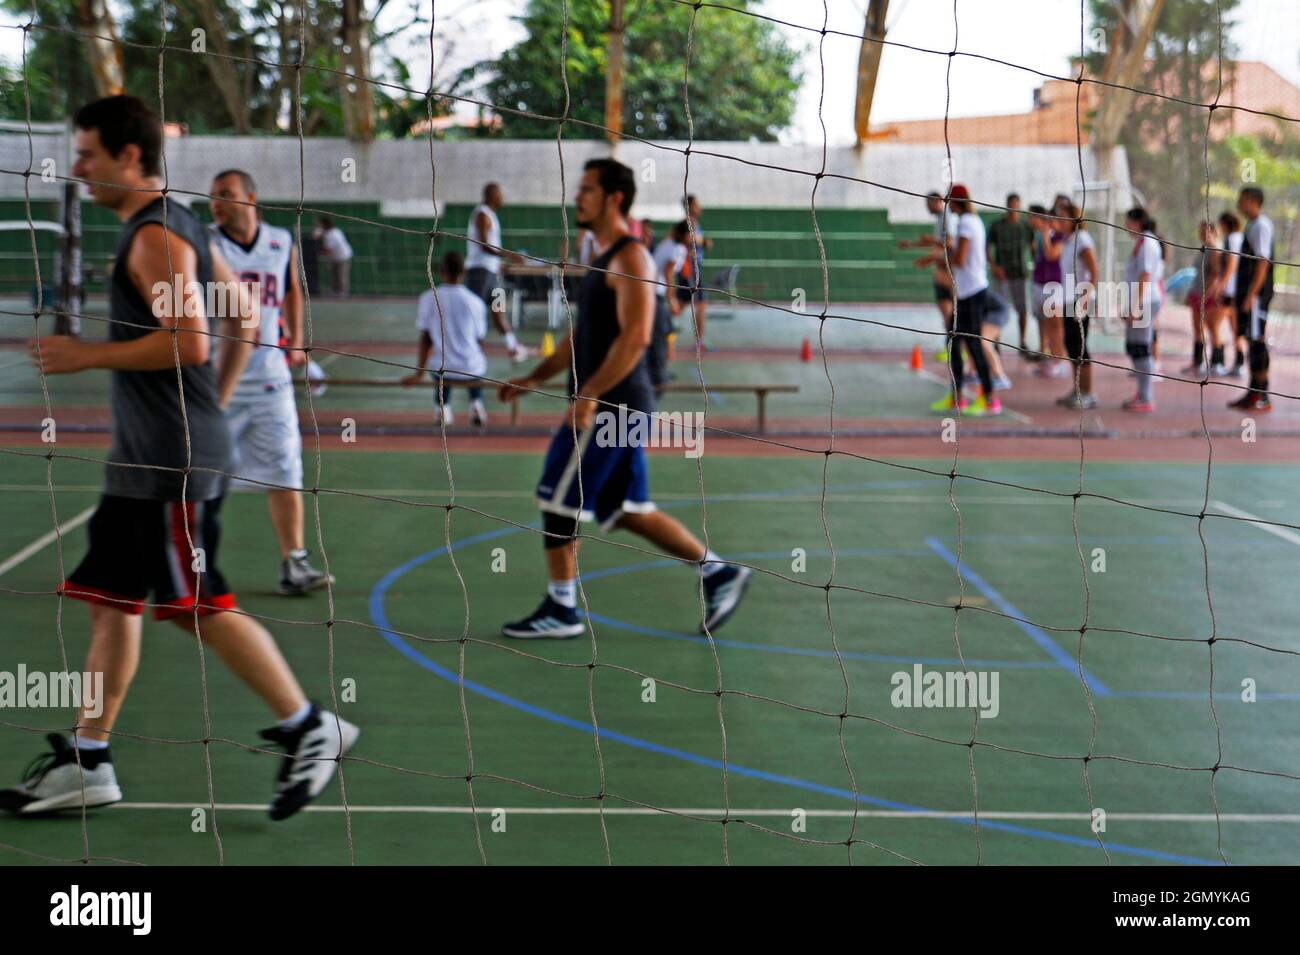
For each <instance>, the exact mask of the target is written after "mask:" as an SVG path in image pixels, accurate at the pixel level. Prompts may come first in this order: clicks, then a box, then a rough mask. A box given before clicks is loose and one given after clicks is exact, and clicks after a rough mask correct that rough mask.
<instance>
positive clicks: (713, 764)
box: [369, 527, 1220, 865]
mask: <svg viewBox="0 0 1300 955" xmlns="http://www.w3.org/2000/svg"><path fill="white" fill-rule="evenodd" d="M522 530H523V529H522V528H517V527H504V528H498V529H497V530H492V531H487V532H485V533H482V534H475V535H473V536H471V537H466V538H463V539H462V540H459V541H456V542H454V543H453V544H452V545H451V547H450V550H460V549H461V548H463V547H470V546H472V545H474V544H481V543H483V542H485V541H490V540H496V539H498V538H501V537H505V536H507V535H510V534H518V533H522ZM448 551H449V548H447V547H445V546H444V547H438V548H435V549H433V550H431V551H427V552H426V553H423V554H420V555H419V556H417V557H412V558H411V559H410V560H408V561H406V562H405V563H403V564H400V565H398V566H397V567H394V568H393V569H392V570H390V571H389V572H388V573H386V574H385V575H384V576H383V577H382V578H380V579H379V581H378V582H377V583H376V584H375V585H374V587H372V588H371V590H370V599H369V609H370V618H371V620H372V621H373V622H374V624H375V626H377V627H378V628H379V630H380V633H381V634H382V635H383V638H384V639H385V640H386V641H387V642H388V643H389V645H390V646H392V647H393V648H394V649H396V650H397V651H398V652H399V653H401V654H402V655H403V656H405V657H406V658H407V659H408V660H410V661H412V662H413V663H415V664H416V665H418V666H420V667H423V668H424V669H425V670H428V671H429V672H430V673H432V674H434V675H435V676H437V677H439V678H441V679H443V680H446V681H447V682H449V683H451V684H454V685H460V684H461V680H460V677H459V676H458V675H457V673H456V672H455V671H454V670H449V669H447V668H446V667H444V666H442V665H441V664H439V663H436V662H434V661H433V660H431V659H430V658H429V657H427V656H425V655H424V654H423V653H420V652H419V651H418V650H416V649H415V648H414V647H412V646H411V645H410V644H409V643H407V642H406V641H405V640H404V639H403V638H402V637H401V636H399V635H398V634H396V633H394V632H393V630H392V625H391V624H390V623H389V621H388V612H387V611H386V610H385V608H384V597H385V595H386V594H387V593H388V591H389V589H390V588H392V586H393V584H395V583H396V582H397V581H398V580H400V579H401V578H402V577H403V576H405V575H406V574H408V573H410V572H411V571H412V570H414V569H415V568H416V567H419V566H421V565H423V564H427V563H428V562H429V561H431V560H433V559H435V558H437V557H441V556H442V555H443V554H446V553H448ZM464 687H465V689H466V690H468V691H469V692H471V693H474V694H476V695H478V696H482V697H484V698H486V699H489V700H492V701H493V702H496V703H500V704H502V705H503V706H508V707H510V708H511V709H514V710H518V711H519V712H521V713H527V714H528V715H530V716H536V717H537V718H539V719H543V720H546V721H547V722H549V723H555V724H556V725H559V726H566V727H568V728H569V729H573V730H577V731H578V732H581V733H586V734H588V735H592V734H594V733H595V730H594V729H593V727H592V726H591V724H590V723H584V722H582V721H581V720H575V719H573V718H571V717H568V716H565V715H564V714H562V713H556V712H555V711H553V710H547V709H543V708H542V707H540V706H534V705H533V704H532V703H528V702H526V701H524V700H521V699H518V698H517V697H513V696H510V695H508V694H506V693H502V692H501V691H499V690H494V689H492V687H490V686H486V685H485V684H482V683H478V682H476V681H473V680H469V679H466V680H465V681H464ZM600 739H601V741H602V742H603V741H606V740H610V741H613V742H616V743H623V744H624V745H626V746H631V747H634V748H636V749H641V750H645V751H646V752H650V753H656V754H658V755H661V756H669V757H672V758H674V759H680V760H682V761H684V762H688V763H693V764H695V765H697V766H707V767H710V768H712V769H718V770H721V769H722V768H723V764H722V761H721V760H717V759H713V758H712V757H708V756H701V755H700V754H698V753H692V752H689V751H688V750H684V749H677V748H676V747H673V746H664V745H662V744H660V743H655V742H652V741H651V740H646V739H641V738H640V737H637V736H631V735H629V734H627V733H620V732H617V731H615V730H611V729H607V728H605V727H601V729H600ZM726 770H727V772H728V773H734V774H735V775H737V776H744V777H747V778H750V779H758V780H762V781H764V782H769V783H775V784H777V785H779V786H788V787H790V788H792V789H799V790H802V791H804V792H812V793H818V794H820V795H823V796H832V797H835V798H838V799H848V800H855V801H856V802H857V803H865V804H867V805H871V806H877V807H880V808H883V809H894V810H899V811H903V812H931V811H933V810H929V809H926V807H924V806H916V805H912V804H910V803H903V802H897V801H895V800H892V799H882V798H880V797H878V796H870V795H867V794H865V793H858V794H857V795H856V796H855V795H854V793H853V792H852V791H851V790H848V789H843V788H841V787H838V786H826V785H823V784H822V783H818V782H813V781H811V780H807V779H799V778H797V777H795V776H784V775H780V774H778V773H769V772H767V771H765V770H762V769H755V768H753V767H750V766H743V765H741V764H739V763H731V762H729V763H727V765H726ZM944 821H945V822H950V823H958V824H961V825H967V826H970V825H974V824H975V821H974V820H973V819H960V818H958V819H945V820H944ZM979 824H980V825H981V826H982V827H983V828H985V829H989V830H993V831H997V832H1008V833H1012V834H1014V835H1020V836H1026V837H1028V838H1031V839H1042V840H1045V841H1048V842H1058V843H1064V844H1065V845H1071V846H1079V847H1081V848H1085V849H1095V848H1098V846H1097V842H1096V840H1095V839H1088V838H1084V837H1083V836H1072V835H1067V834H1064V833H1059V832H1052V831H1050V830H1047V829H1037V828H1033V827H1030V826H1019V825H1015V824H1013V823H1008V822H1002V821H1000V820H996V819H987V820H986V819H981V820H980V822H979ZM1106 848H1107V850H1108V851H1110V852H1113V853H1116V854H1118V855H1130V856H1137V857H1140V858H1145V859H1158V860H1161V861H1163V862H1178V863H1183V864H1186V865H1219V864H1220V863H1219V862H1218V861H1216V860H1211V859H1201V858H1197V857H1195V856H1185V855H1179V854H1176V853H1171V852H1161V851H1159V850H1156V849H1147V848H1144V847H1142V846H1130V845H1125V844H1123V843H1110V842H1108V843H1107V844H1106Z"/></svg>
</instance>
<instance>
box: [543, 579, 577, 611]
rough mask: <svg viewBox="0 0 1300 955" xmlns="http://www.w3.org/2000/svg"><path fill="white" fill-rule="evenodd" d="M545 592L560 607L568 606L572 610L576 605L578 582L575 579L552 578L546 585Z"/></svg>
mask: <svg viewBox="0 0 1300 955" xmlns="http://www.w3.org/2000/svg"><path fill="white" fill-rule="evenodd" d="M546 592H547V593H548V594H550V596H551V599H552V600H554V601H555V602H556V603H557V604H559V605H560V606H561V607H568V608H569V609H570V610H572V609H575V608H576V607H577V606H578V582H577V581H576V580H552V581H551V582H550V583H549V584H547V585H546Z"/></svg>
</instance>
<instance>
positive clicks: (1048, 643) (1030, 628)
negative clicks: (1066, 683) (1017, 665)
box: [925, 537, 1111, 696]
mask: <svg viewBox="0 0 1300 955" xmlns="http://www.w3.org/2000/svg"><path fill="white" fill-rule="evenodd" d="M925 543H926V545H927V546H928V547H929V548H930V549H931V550H932V551H934V552H935V553H936V554H938V555H939V556H940V557H942V558H943V559H944V560H945V561H946V562H947V564H948V566H949V567H951V568H953V569H954V570H956V569H957V555H956V554H954V553H953V552H952V551H950V550H948V548H946V547H944V546H943V544H941V543H940V542H939V539H938V538H937V537H927V538H926V539H925ZM961 576H962V579H963V580H968V581H970V582H971V583H972V584H974V585H975V588H976V589H977V590H978V591H979V592H980V593H982V594H983V595H984V596H985V597H987V598H988V599H989V602H990V603H992V604H993V605H994V606H995V607H997V608H998V609H999V610H1001V611H1002V612H1003V613H1004V614H1006V615H1007V616H1009V617H1018V618H1023V617H1024V616H1025V615H1024V614H1023V613H1021V612H1020V611H1019V610H1017V609H1016V606H1015V604H1013V603H1012V602H1011V601H1010V600H1008V599H1007V598H1006V597H1004V596H1002V595H1001V594H1000V593H998V592H997V591H996V590H994V589H993V587H992V586H990V585H989V583H988V582H987V581H986V580H984V578H983V577H981V576H980V575H979V574H977V573H975V571H974V570H972V569H971V566H970V564H968V563H967V562H966V561H964V560H963V561H962V562H961ZM1011 622H1012V623H1014V624H1015V625H1016V626H1017V627H1019V628H1020V629H1021V630H1023V631H1024V632H1025V633H1027V634H1028V635H1029V637H1030V638H1031V639H1032V640H1033V641H1034V643H1036V644H1038V645H1039V646H1040V647H1042V648H1043V649H1044V650H1045V651H1046V652H1047V655H1048V656H1050V657H1051V658H1052V659H1053V660H1055V661H1056V662H1057V663H1058V664H1060V665H1061V666H1062V667H1064V668H1065V669H1066V670H1068V671H1069V672H1070V673H1073V674H1075V675H1078V673H1079V661H1078V660H1077V659H1075V658H1074V657H1072V656H1070V655H1069V654H1068V653H1066V652H1065V650H1063V649H1062V648H1061V646H1060V644H1058V643H1057V642H1056V641H1055V640H1053V639H1052V638H1051V637H1050V636H1048V635H1047V634H1046V633H1045V632H1044V631H1042V630H1040V629H1039V628H1038V627H1035V626H1034V625H1033V624H1032V623H1027V622H1026V621H1025V620H1023V619H1017V620H1012V621H1011ZM1083 678H1084V679H1085V680H1086V681H1087V682H1088V688H1089V689H1091V690H1092V692H1093V693H1095V694H1097V696H1110V695H1111V692H1110V689H1109V688H1108V687H1107V686H1106V684H1104V683H1102V682H1101V681H1100V680H1098V679H1097V678H1096V677H1095V676H1093V675H1092V673H1090V672H1089V671H1088V668H1087V667H1084V668H1083Z"/></svg>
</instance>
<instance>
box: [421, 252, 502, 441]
mask: <svg viewBox="0 0 1300 955" xmlns="http://www.w3.org/2000/svg"><path fill="white" fill-rule="evenodd" d="M439 273H440V275H441V279H442V284H441V285H439V286H438V287H437V288H432V289H427V290H426V291H425V292H424V293H423V294H422V295H421V296H420V302H419V306H418V309H417V315H416V320H415V326H416V328H418V329H419V330H420V343H419V355H418V357H417V358H416V362H415V364H416V367H417V368H419V369H420V370H419V371H417V372H415V373H414V374H411V375H407V376H406V377H405V378H403V379H402V384H404V385H418V384H419V383H420V382H422V381H424V375H425V372H426V371H427V372H428V373H429V374H430V375H432V377H433V383H434V388H433V400H434V406H435V407H436V408H437V412H438V417H437V420H438V423H440V424H445V425H450V424H453V423H454V415H453V414H452V410H451V404H450V402H448V400H447V396H446V387H445V386H444V384H443V382H444V381H445V380H450V381H477V380H478V379H480V378H482V377H483V376H484V375H485V374H487V358H486V357H485V356H484V354H483V339H484V338H486V337H487V333H488V326H487V306H486V305H484V304H483V300H482V299H480V298H479V297H478V296H477V295H475V294H474V293H473V292H471V291H470V290H469V289H468V288H467V287H466V286H464V285H462V284H461V279H462V278H463V277H464V274H465V260H464V259H462V258H461V256H460V253H459V252H448V253H447V254H446V255H444V256H443V257H442V262H441V263H440V268H439ZM468 391H469V410H470V421H471V422H472V423H473V425H474V426H475V427H476V428H482V427H486V425H487V411H486V410H485V409H484V407H483V389H482V387H480V386H479V385H470V386H469V387H468Z"/></svg>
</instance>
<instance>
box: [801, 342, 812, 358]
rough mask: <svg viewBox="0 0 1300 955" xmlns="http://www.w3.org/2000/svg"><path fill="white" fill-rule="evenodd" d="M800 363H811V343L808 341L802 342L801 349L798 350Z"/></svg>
mask: <svg viewBox="0 0 1300 955" xmlns="http://www.w3.org/2000/svg"><path fill="white" fill-rule="evenodd" d="M799 360H800V361H812V342H810V341H808V339H806V338H805V339H804V340H803V347H802V348H800V349H799Z"/></svg>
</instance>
